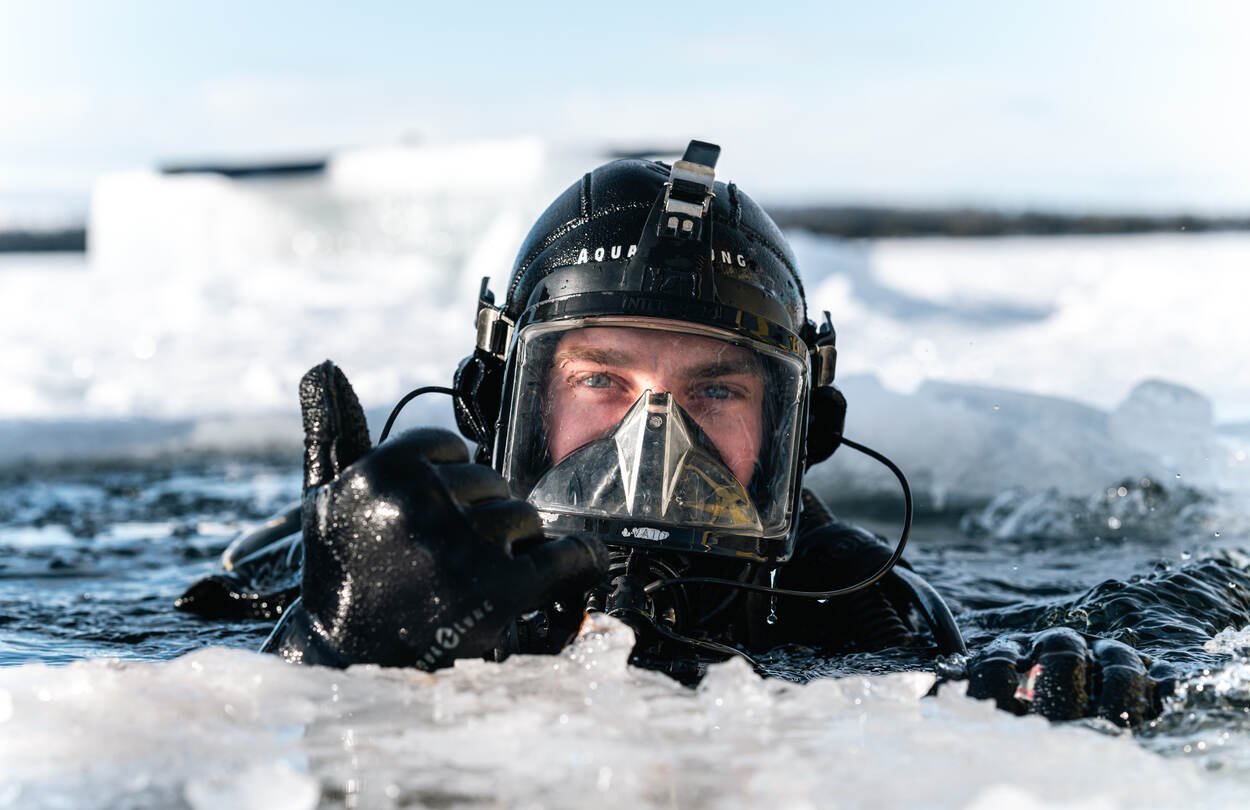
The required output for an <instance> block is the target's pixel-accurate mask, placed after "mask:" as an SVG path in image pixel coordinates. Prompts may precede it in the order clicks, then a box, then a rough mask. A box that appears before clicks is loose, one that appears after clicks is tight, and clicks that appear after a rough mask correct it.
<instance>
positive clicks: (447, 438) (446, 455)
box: [379, 428, 469, 464]
mask: <svg viewBox="0 0 1250 810" xmlns="http://www.w3.org/2000/svg"><path fill="white" fill-rule="evenodd" d="M379 450H386V451H387V452H388V453H395V454H397V455H399V456H407V455H409V454H415V455H419V456H422V457H424V458H426V459H428V460H429V461H431V462H433V463H435V464H465V463H467V462H468V461H469V448H468V447H466V446H465V444H464V439H461V438H460V437H459V436H457V435H456V434H454V433H452V432H451V431H450V430H443V429H442V428H414V429H412V430H405V431H404V432H403V433H400V434H399V435H397V436H392V437H391V438H388V439H387V440H386V441H385V442H383V443H382V446H381V447H380V448H379Z"/></svg>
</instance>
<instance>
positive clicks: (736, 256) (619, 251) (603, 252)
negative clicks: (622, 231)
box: [575, 245, 750, 267]
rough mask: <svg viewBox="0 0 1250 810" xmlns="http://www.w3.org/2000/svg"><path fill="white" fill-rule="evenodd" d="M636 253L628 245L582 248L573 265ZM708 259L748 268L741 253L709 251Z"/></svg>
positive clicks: (608, 259) (627, 256) (612, 259)
mask: <svg viewBox="0 0 1250 810" xmlns="http://www.w3.org/2000/svg"><path fill="white" fill-rule="evenodd" d="M637 252H638V246H637V245H630V246H629V247H628V248H626V247H625V246H624V245H612V246H611V247H607V246H602V247H597V248H595V249H594V250H593V251H592V250H591V249H590V248H582V249H581V252H580V253H578V254H577V261H576V262H575V264H588V263H589V262H591V261H592V260H593V261H596V262H603V261H616V260H619V259H622V258H625V259H632V258H633V257H634V254H636V253H637ZM709 253H710V258H711V259H712V261H713V262H720V263H721V264H729V265H735V264H736V265H737V266H738V267H749V266H750V265H749V264H748V263H747V257H746V256H744V255H742V254H741V253H731V252H730V251H728V250H715V249H713V250H711V251H709Z"/></svg>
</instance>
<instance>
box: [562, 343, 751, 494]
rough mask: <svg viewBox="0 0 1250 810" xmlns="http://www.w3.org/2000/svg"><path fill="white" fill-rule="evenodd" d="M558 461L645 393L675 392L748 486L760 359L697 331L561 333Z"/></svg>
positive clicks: (595, 435)
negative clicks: (700, 334)
mask: <svg viewBox="0 0 1250 810" xmlns="http://www.w3.org/2000/svg"><path fill="white" fill-rule="evenodd" d="M546 390H547V397H548V406H549V409H548V412H547V435H548V437H549V441H550V443H551V444H550V447H551V457H552V462H553V463H555V464H558V463H560V462H561V461H562V460H563V459H564V458H565V457H566V456H568V455H569V453H572V452H573V451H574V450H576V449H577V448H579V447H581V446H582V445H584V444H586V443H587V442H590V441H593V440H595V439H598V438H600V437H602V436H604V435H606V434H607V433H608V432H609V431H610V430H612V428H613V427H615V426H616V424H617V422H619V421H620V420H621V419H622V418H623V417H624V416H625V413H626V411H628V410H629V408H630V406H631V405H633V404H634V403H635V402H637V401H638V398H639V397H640V396H642V394H643V392H644V391H647V390H650V391H651V392H652V393H669V394H671V395H672V396H673V397H674V398H675V399H676V401H677V403H678V404H679V405H681V407H682V408H684V409H685V411H686V413H687V414H689V416H690V417H691V418H692V419H694V421H695V422H697V423H698V424H699V427H700V428H702V429H703V432H704V433H706V434H707V437H708V438H709V439H711V440H712V443H713V444H715V445H716V449H717V451H719V452H720V455H721V458H722V459H723V460H724V462H725V464H726V465H727V466H728V467H729V469H730V471H731V472H733V474H734V475H735V476H736V477H737V479H738V480H739V481H740V482H741V483H742V484H744V485H747V484H749V483H750V481H751V473H752V471H753V469H754V467H755V462H756V459H758V458H759V454H760V442H761V436H762V433H763V418H762V415H763V403H764V378H763V374H762V370H761V365H760V362H759V360H758V358H757V357H756V356H755V355H754V354H752V353H751V352H749V351H747V350H746V349H743V348H741V347H739V346H734V345H732V344H729V343H724V342H722V341H719V340H715V339H712V338H706V337H699V336H696V335H684V334H675V333H672V332H661V331H657V330H654V329H631V328H627V327H617V326H596V327H587V328H584V329H577V330H574V331H572V332H569V333H568V334H566V335H564V336H563V337H561V338H560V343H559V345H558V346H557V348H556V352H555V357H554V361H553V363H552V367H551V371H550V373H549V374H548V378H547V386H546Z"/></svg>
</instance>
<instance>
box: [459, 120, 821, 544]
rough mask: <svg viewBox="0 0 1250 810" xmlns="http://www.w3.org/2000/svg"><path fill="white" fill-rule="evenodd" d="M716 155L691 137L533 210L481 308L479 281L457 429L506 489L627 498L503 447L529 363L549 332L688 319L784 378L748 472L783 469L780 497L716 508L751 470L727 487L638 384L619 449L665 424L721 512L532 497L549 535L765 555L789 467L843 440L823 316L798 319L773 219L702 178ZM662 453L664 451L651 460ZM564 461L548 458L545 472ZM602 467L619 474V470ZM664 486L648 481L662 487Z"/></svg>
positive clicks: (530, 399) (790, 520)
mask: <svg viewBox="0 0 1250 810" xmlns="http://www.w3.org/2000/svg"><path fill="white" fill-rule="evenodd" d="M719 154H720V147H718V146H715V145H713V144H708V143H704V142H701V141H691V142H690V145H689V147H688V148H687V149H686V152H685V155H684V156H683V157H682V159H681V160H679V161H677V162H675V163H674V164H673V165H672V166H671V167H669V166H668V165H666V164H663V163H658V162H652V161H645V160H637V159H627V160H618V161H615V162H612V163H608V164H606V165H604V166H601V167H599V168H597V169H595V170H594V171H592V172H590V173H589V174H586V175H585V176H584V177H582V179H581V180H580V181H579V182H577V183H575V184H573V185H572V186H570V187H569V188H568V189H567V190H566V191H565V192H564V193H563V194H561V195H560V196H559V197H558V198H557V199H556V200H555V202H553V203H552V204H551V205H550V206H549V207H548V208H547V210H546V211H545V212H544V213H543V215H542V216H541V217H540V218H539V220H538V222H537V223H536V224H535V225H534V227H533V228H532V229H531V230H530V232H529V235H528V236H527V237H526V239H525V242H524V244H523V245H522V247H521V250H520V252H519V254H518V256H517V260H516V264H515V265H514V268H513V272H512V278H511V281H510V282H509V286H508V294H507V297H506V299H505V301H504V302H503V305H502V306H496V305H495V299H494V295H493V294H492V293H491V292H490V291H489V290H488V289H487V285H486V282H485V281H483V285H482V295H481V300H480V302H479V308H478V314H477V327H478V329H477V346H476V349H475V351H474V353H473V355H472V356H470V357H468V358H466V359H465V360H464V361H463V362H462V363H461V364H460V367H459V369H458V370H457V372H456V381H455V389H456V397H455V399H456V418H457V423H458V425H459V427H460V430H461V432H462V433H463V434H464V435H465V436H466V437H467V438H469V439H471V440H473V441H475V442H477V445H478V451H477V460H478V461H479V462H482V463H489V464H491V465H492V466H493V467H494V468H495V469H497V470H499V471H500V472H501V473H503V474H504V475H505V477H506V478H508V480H509V483H510V484H511V485H512V486H513V489H514V494H515V495H516V496H517V497H530V496H532V495H536V493H537V490H538V489H540V488H541V489H543V490H544V492H546V491H547V490H548V489H550V488H551V487H552V486H553V484H552V482H553V481H554V480H555V479H557V478H558V479H559V481H558V486H559V487H562V488H566V489H567V488H568V487H570V486H574V487H575V488H576V492H573V500H577V499H578V498H583V499H584V498H586V497H587V493H586V491H585V490H586V489H587V488H588V487H589V488H592V489H594V490H595V492H596V493H597V494H599V495H602V493H603V491H604V490H605V488H610V487H611V486H615V487H617V489H618V490H620V494H618V495H616V496H615V497H616V500H617V501H618V502H621V503H623V502H624V499H625V494H626V493H627V494H628V495H629V497H630V498H636V494H635V493H633V492H628V489H629V485H628V482H626V484H625V486H624V487H623V488H622V487H621V486H620V481H619V480H617V481H615V482H608V481H607V478H606V477H605V478H603V479H602V480H599V479H598V478H596V479H595V483H593V485H592V484H587V483H586V482H585V481H580V482H578V483H576V484H570V483H569V481H568V480H567V479H568V476H567V475H564V476H562V477H561V476H559V475H556V476H552V475H547V476H546V477H543V475H544V473H546V472H550V468H551V467H552V458H551V457H550V455H544V454H545V450H544V449H543V447H541V446H539V445H537V444H535V445H528V446H525V447H517V446H515V445H516V444H517V442H518V441H519V440H518V439H516V438H515V436H514V434H517V433H518V432H519V431H520V430H521V427H520V426H521V425H522V423H524V424H526V425H530V424H538V425H539V427H537V428H534V427H528V428H526V429H528V430H534V431H539V432H541V430H542V427H541V420H540V419H538V418H537V417H533V416H532V415H531V416H527V415H526V413H525V412H524V409H525V408H526V407H535V406H533V403H534V402H535V401H536V400H539V399H541V395H540V391H539V389H538V387H537V386H538V385H539V384H538V383H536V382H535V381H534V379H533V378H534V377H535V372H534V370H533V369H532V368H530V367H531V366H534V365H535V364H536V363H541V362H544V360H543V359H542V358H544V357H545V362H546V363H547V367H548V368H549V367H550V365H551V362H552V361H551V359H550V358H551V355H550V354H547V355H542V353H541V350H540V349H539V348H537V347H538V346H539V344H540V339H541V338H543V337H544V336H546V335H548V334H551V335H552V337H548V338H546V340H547V342H548V344H551V343H553V342H554V340H555V336H558V335H559V334H560V333H561V330H563V329H572V328H578V327H584V326H611V325H616V326H629V327H640V328H653V329H667V330H673V331H681V330H682V329H683V328H688V329H689V330H690V332H691V333H692V334H701V335H704V336H711V337H714V338H716V339H720V340H724V341H725V342H726V343H727V344H734V345H740V346H743V347H749V348H750V350H751V351H752V352H755V353H756V356H759V357H761V358H764V359H763V360H762V361H761V362H760V367H761V368H762V369H765V372H766V373H768V374H771V375H772V377H771V378H770V381H771V383H774V384H775V383H780V382H782V378H783V377H784V378H785V380H784V381H785V382H786V384H787V385H789V386H790V388H785V391H787V392H789V393H786V394H785V395H784V396H783V395H782V394H778V395H777V397H778V398H780V399H783V400H785V401H784V402H780V403H776V402H768V403H765V404H766V406H768V407H769V408H770V409H771V411H772V416H771V418H773V419H774V420H775V422H776V423H777V425H781V427H777V426H776V425H774V428H775V429H776V430H779V431H783V432H784V434H785V435H784V436H781V435H780V434H778V435H770V434H765V436H764V438H765V439H766V441H765V442H764V443H763V444H764V446H763V447H761V454H762V455H761V457H760V458H759V460H758V462H757V467H756V469H757V470H759V468H760V466H761V465H763V466H764V467H765V468H767V467H768V465H770V464H771V465H784V467H785V469H784V472H783V473H782V474H784V476H785V478H786V480H785V482H783V483H782V484H779V485H777V486H775V487H773V488H772V489H771V490H770V491H769V493H768V494H769V496H772V497H774V499H776V498H777V497H780V498H782V499H784V502H783V503H767V504H762V505H761V509H760V510H759V511H760V515H758V516H757V515H756V514H755V510H754V509H752V508H751V507H747V511H749V512H751V514H750V515H748V516H747V517H740V518H739V519H737V520H735V519H727V518H725V517H724V515H739V516H741V514H742V510H740V509H737V508H735V507H734V505H735V504H737V505H738V506H741V505H742V503H741V502H742V501H743V500H744V499H746V500H751V499H752V498H753V499H755V500H756V501H760V500H761V499H762V498H763V497H765V496H761V494H760V491H759V490H760V489H761V487H759V483H758V481H757V480H755V479H758V478H760V476H759V475H756V476H754V477H753V480H752V482H751V484H750V486H749V487H748V486H747V482H743V486H737V485H736V484H735V491H734V492H731V493H728V494H727V489H726V487H725V486H723V485H722V483H721V482H720V481H721V479H717V478H716V473H715V471H714V470H715V469H717V468H719V469H722V470H723V469H724V467H723V465H721V464H720V459H719V456H717V454H716V451H715V449H714V448H711V447H710V446H709V445H708V443H707V441H706V436H704V435H703V432H702V431H701V430H700V428H699V426H698V425H697V424H695V423H694V420H691V419H690V418H689V417H688V414H686V413H685V411H683V410H682V408H680V407H677V406H676V405H674V404H673V403H672V402H670V401H669V400H668V399H667V398H666V397H665V395H654V394H652V393H651V392H650V391H648V392H647V393H646V394H644V396H643V397H642V398H641V399H639V401H638V403H636V407H635V408H633V409H631V413H635V414H637V415H638V418H639V419H642V418H643V416H645V415H646V414H647V413H649V414H650V416H649V420H650V421H640V422H638V427H637V428H636V429H635V428H632V427H630V426H629V425H627V424H625V423H626V422H627V421H629V419H630V418H631V417H629V416H627V417H626V418H625V419H624V420H622V423H621V424H619V425H618V426H617V427H616V429H615V430H616V432H615V434H613V435H614V436H615V437H616V439H615V441H616V445H618V446H623V445H621V442H622V441H623V440H622V439H621V436H623V435H625V433H626V432H627V431H629V430H634V431H635V434H631V435H638V436H641V433H640V432H639V431H643V432H645V430H646V427H647V426H650V427H658V426H659V425H660V424H661V423H662V421H663V420H668V422H667V423H665V424H666V427H665V431H668V432H669V433H670V434H672V433H673V431H674V430H675V431H676V432H677V433H678V434H680V435H679V436H678V439H677V440H678V441H680V442H682V444H681V447H682V448H686V447H695V450H692V451H691V452H690V454H689V458H694V457H695V455H696V452H702V451H698V448H697V447H696V446H698V445H702V446H703V447H706V448H707V452H702V455H701V456H699V457H700V458H702V459H703V464H704V466H703V467H698V468H697V469H693V471H689V475H688V480H694V479H695V478H698V479H699V480H700V482H701V486H703V487H704V489H708V488H709V487H710V488H711V489H712V490H715V491H716V492H717V495H716V496H715V497H718V498H719V499H720V501H721V503H722V505H723V503H725V502H731V503H730V505H729V507H726V508H721V506H717V511H718V514H719V515H721V517H720V518H719V519H717V520H711V521H708V522H704V523H702V524H700V523H698V522H696V523H694V524H690V523H688V522H682V521H678V524H679V525H673V521H671V520H670V521H665V520H662V519H658V518H657V515H658V513H656V514H652V513H650V512H646V513H643V512H639V511H633V510H628V509H626V510H622V509H620V508H618V507H617V506H614V507H613V508H611V509H598V510H590V511H589V512H582V511H580V510H577V509H573V510H569V509H564V510H562V509H560V508H558V507H557V506H554V505H552V503H549V502H548V501H547V500H545V499H544V497H537V498H536V497H530V500H531V502H534V501H535V500H539V501H541V502H539V503H535V505H536V506H537V507H538V509H539V513H540V515H541V516H542V518H543V522H544V527H545V531H547V532H548V533H551V534H570V533H572V534H576V533H591V534H595V535H597V536H599V537H600V538H601V539H602V540H604V541H605V542H608V543H611V544H617V545H625V546H636V547H643V548H650V549H673V550H682V551H700V552H708V553H714V554H721V555H729V556H733V557H737V558H740V559H747V560H756V561H760V562H766V563H774V564H775V563H778V562H783V561H785V560H786V559H788V558H789V557H790V555H791V553H792V552H793V550H794V544H795V537H796V527H797V517H798V511H799V503H800V496H801V483H802V475H803V471H804V469H805V467H808V466H811V465H812V464H815V463H818V462H820V461H823V460H824V459H826V458H828V457H829V456H830V455H831V454H832V453H833V451H834V450H835V449H836V448H837V446H838V444H839V443H840V442H841V439H842V427H843V421H844V417H845V412H846V401H845V399H844V398H843V397H842V395H841V393H840V392H838V390H837V389H836V388H835V387H834V386H833V376H834V366H835V361H836V356H837V354H836V349H835V345H834V343H835V334H834V330H833V326H832V323H831V322H830V320H829V316H828V313H825V319H824V323H823V325H822V326H821V327H820V328H819V329H817V327H816V325H815V324H814V323H813V322H812V321H810V320H809V319H808V317H807V310H806V303H805V301H804V293H803V287H802V283H801V282H800V280H799V276H798V272H797V270H796V268H795V260H794V255H793V253H792V252H791V250H790V248H789V246H788V245H787V244H786V241H785V239H784V237H783V236H782V234H781V232H780V230H779V229H778V228H777V226H776V224H775V223H774V222H773V221H772V219H771V218H769V216H768V215H767V214H766V213H764V211H763V209H761V208H760V207H759V206H758V205H757V204H756V203H755V202H754V201H753V200H751V198H749V197H748V196H746V195H745V194H743V193H742V192H741V191H739V190H738V188H737V187H736V186H734V185H733V184H729V185H726V184H724V183H721V182H716V181H715V178H714V169H715V166H716V160H717V157H718V156H719ZM527 335H529V336H534V335H537V336H538V337H534V338H529V337H527ZM735 350H737V349H735ZM535 357H538V358H539V360H535V359H534V358H535ZM774 368H775V369H784V371H775V370H772V369H774ZM765 372H761V373H765ZM783 388H784V386H783ZM766 390H767V389H766ZM787 409H789V410H787ZM791 412H792V415H790V414H791ZM527 419H528V420H529V422H526V420H527ZM669 425H671V426H672V428H673V429H672V430H670V429H669ZM670 439H671V436H670ZM632 446H633V445H631V447H632ZM639 446H641V445H639ZM787 447H790V448H792V449H791V450H786V448H787ZM583 450H584V452H583V451H578V452H581V453H582V456H583V457H585V458H587V459H589V458H591V457H602V456H604V454H605V453H606V454H608V455H613V456H615V454H616V449H615V448H614V447H613V446H612V445H611V437H607V438H604V439H602V440H601V441H600V442H598V443H596V447H593V448H592V447H591V446H590V445H587V447H585V448H583ZM623 452H624V451H622V454H623ZM631 452H633V451H632V450H631ZM639 452H642V451H639ZM596 454H597V455H596ZM672 454H673V451H672V450H671V448H670V449H669V450H666V451H665V454H664V458H665V459H668V458H669V457H670V456H671V455H672ZM767 454H771V455H767ZM623 457H624V455H622V458H623ZM692 463H693V462H692ZM568 466H569V465H568V464H565V463H564V462H561V463H560V464H558V465H556V468H557V469H559V468H560V467H568ZM635 466H636V465H635ZM709 470H711V471H712V472H709ZM583 477H584V476H583ZM616 477H617V478H618V479H619V478H620V477H621V475H620V471H619V470H618V471H617V473H616ZM742 477H743V476H739V478H742ZM721 478H722V479H723V478H724V476H721ZM729 478H730V479H732V476H729ZM665 481H666V482H667V479H665ZM708 481H711V483H710V484H708ZM540 482H541V484H540ZM672 485H676V484H675V483H674V484H672ZM657 486H659V485H658V484H657ZM669 487H670V484H669V483H665V484H664V485H663V488H665V489H666V491H667V489H668V488H669ZM635 489H637V487H635ZM744 489H748V490H749V491H748V492H745V493H744V492H743V490H744ZM562 491H563V490H562ZM666 497H667V496H666ZM726 499H728V501H726ZM618 506H619V505H618ZM646 508H647V509H650V508H651V507H650V506H648V507H646ZM657 509H658V507H657ZM705 511H706V509H705ZM648 515H650V517H648Z"/></svg>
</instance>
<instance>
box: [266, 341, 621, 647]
mask: <svg viewBox="0 0 1250 810" xmlns="http://www.w3.org/2000/svg"><path fill="white" fill-rule="evenodd" d="M300 405H301V407H302V409H303V415H304V432H305V437H304V444H305V456H304V502H303V530H304V567H303V580H302V586H301V596H300V599H299V601H298V602H296V603H295V604H293V605H292V606H291V608H290V609H289V610H288V612H287V614H286V615H285V616H284V618H283V620H282V622H280V623H279V625H278V626H277V627H276V628H274V632H273V634H272V635H271V636H270V639H269V641H267V642H266V644H265V649H266V650H268V651H273V652H278V653H279V654H281V655H282V656H283V657H285V658H287V659H288V660H292V661H303V662H305V663H314V664H327V665H332V666H346V665H348V664H357V663H372V664H381V665H383V666H416V667H420V668H421V669H437V668H439V667H445V666H450V665H451V662H452V661H453V660H454V659H457V658H471V657H481V656H483V655H485V654H487V653H490V652H491V651H492V650H494V649H495V648H496V647H497V646H498V644H499V641H500V637H501V634H502V633H503V631H505V630H506V629H507V628H508V627H509V626H510V625H511V624H512V623H513V622H514V621H515V619H516V617H517V616H518V615H520V614H521V613H522V612H524V611H527V610H531V609H533V608H536V607H538V606H540V605H542V604H544V603H546V602H548V601H550V600H551V599H552V598H554V595H555V594H557V593H560V594H564V593H569V592H575V593H577V594H579V595H580V594H582V593H584V592H585V591H586V590H588V589H589V588H590V587H591V586H592V585H594V584H595V583H597V582H598V581H599V580H601V579H602V578H603V576H604V575H605V573H606V570H607V559H608V557H607V551H606V549H604V547H603V546H602V545H601V544H600V543H599V542H598V541H596V540H593V539H586V540H584V539H579V538H575V537H562V538H560V539H558V540H552V541H547V540H545V539H544V538H543V536H542V533H541V526H540V524H539V520H538V514H537V512H535V510H534V508H533V507H532V506H530V505H529V504H528V503H526V502H524V501H521V500H517V499H514V498H512V497H511V496H510V494H509V492H508V485H507V483H506V482H505V481H504V480H503V478H502V477H500V476H499V474H498V473H496V472H495V471H494V470H492V469H491V468H489V467H486V466H484V465H480V464H471V463H469V453H468V449H467V448H466V447H465V445H464V442H462V441H461V440H460V438H459V437H457V436H456V435H455V434H453V433H450V432H448V431H445V430H437V429H422V430H414V431H409V432H406V433H403V434H400V435H399V436H396V437H394V438H391V439H389V440H388V441H387V442H385V443H384V444H382V445H380V446H379V447H378V448H377V449H374V450H370V442H369V433H368V429H367V427H366V425H365V417H364V412H363V411H362V410H361V407H360V403H359V402H358V401H357V399H356V395H355V393H354V392H353V391H352V388H351V385H350V384H349V383H348V382H347V378H346V377H344V376H343V372H341V371H340V370H339V369H338V368H337V367H336V366H335V365H334V364H333V363H331V362H330V361H328V360H327V361H326V362H324V363H322V364H321V365H319V366H317V367H315V368H313V369H312V370H311V371H309V372H308V373H307V374H306V375H304V378H303V380H301V381H300Z"/></svg>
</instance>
